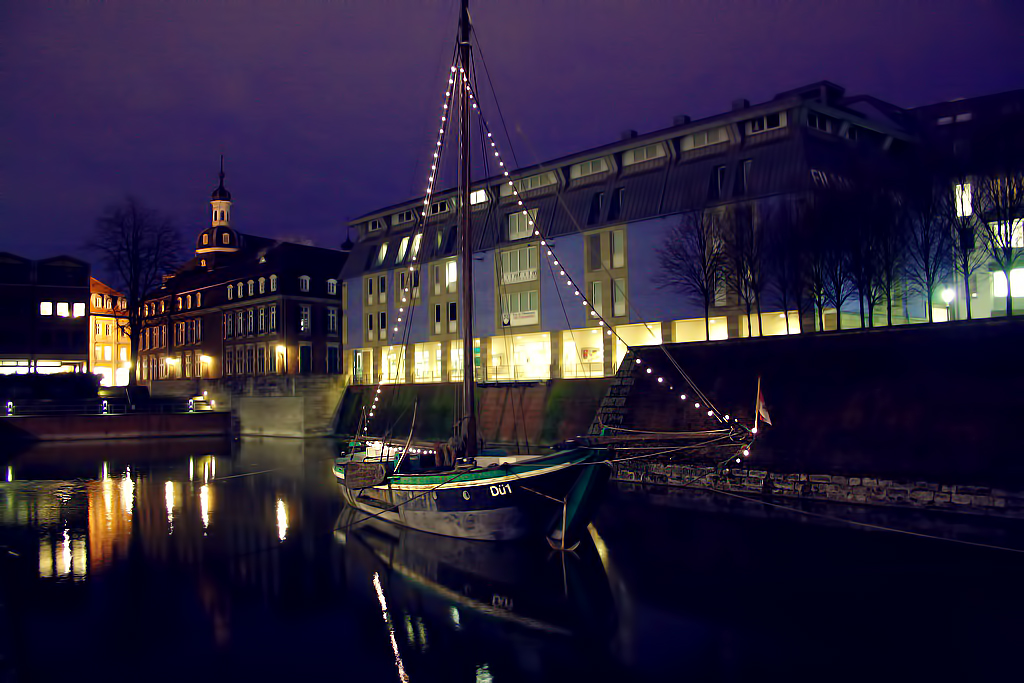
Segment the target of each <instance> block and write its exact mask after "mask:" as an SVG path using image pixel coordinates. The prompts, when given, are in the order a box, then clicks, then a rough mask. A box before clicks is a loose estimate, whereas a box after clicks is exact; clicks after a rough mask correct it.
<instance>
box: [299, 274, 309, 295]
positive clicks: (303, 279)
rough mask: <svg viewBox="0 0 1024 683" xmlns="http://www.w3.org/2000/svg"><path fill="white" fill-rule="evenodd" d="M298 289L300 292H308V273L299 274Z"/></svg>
mask: <svg viewBox="0 0 1024 683" xmlns="http://www.w3.org/2000/svg"><path fill="white" fill-rule="evenodd" d="M299 291H300V292H308V291H309V276H308V275H301V276H299Z"/></svg>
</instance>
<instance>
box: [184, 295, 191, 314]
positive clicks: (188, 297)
mask: <svg viewBox="0 0 1024 683" xmlns="http://www.w3.org/2000/svg"><path fill="white" fill-rule="evenodd" d="M185 308H187V309H188V310H190V311H191V310H192V295H191V294H188V295H186V296H185Z"/></svg>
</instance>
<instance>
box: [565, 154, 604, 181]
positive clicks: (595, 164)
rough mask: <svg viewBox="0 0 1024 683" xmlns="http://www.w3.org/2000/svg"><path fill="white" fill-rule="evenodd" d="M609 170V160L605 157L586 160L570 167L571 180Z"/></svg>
mask: <svg viewBox="0 0 1024 683" xmlns="http://www.w3.org/2000/svg"><path fill="white" fill-rule="evenodd" d="M607 170H608V162H607V161H605V160H604V159H591V160H590V161H584V162H581V163H579V164H573V165H572V166H571V167H570V168H569V178H570V179H571V180H575V179H577V178H586V177H587V176H589V175H595V174H597V173H604V172H605V171H607Z"/></svg>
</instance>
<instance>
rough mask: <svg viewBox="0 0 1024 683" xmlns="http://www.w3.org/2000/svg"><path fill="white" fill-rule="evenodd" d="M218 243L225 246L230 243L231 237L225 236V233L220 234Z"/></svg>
mask: <svg viewBox="0 0 1024 683" xmlns="http://www.w3.org/2000/svg"><path fill="white" fill-rule="evenodd" d="M220 241H221V242H223V243H224V244H227V243H228V242H230V241H231V235H229V234H227V233H226V232H225V233H221V236H220Z"/></svg>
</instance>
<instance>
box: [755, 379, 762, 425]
mask: <svg viewBox="0 0 1024 683" xmlns="http://www.w3.org/2000/svg"><path fill="white" fill-rule="evenodd" d="M760 407H761V375H758V376H757V395H756V396H754V433H755V434H757V418H758V417H759V416H760V412H761V411H760V410H759V408H760Z"/></svg>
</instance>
